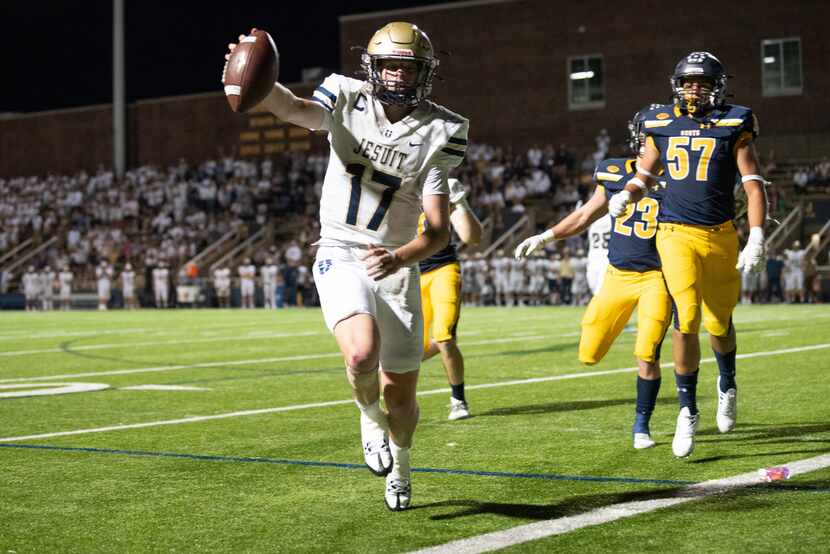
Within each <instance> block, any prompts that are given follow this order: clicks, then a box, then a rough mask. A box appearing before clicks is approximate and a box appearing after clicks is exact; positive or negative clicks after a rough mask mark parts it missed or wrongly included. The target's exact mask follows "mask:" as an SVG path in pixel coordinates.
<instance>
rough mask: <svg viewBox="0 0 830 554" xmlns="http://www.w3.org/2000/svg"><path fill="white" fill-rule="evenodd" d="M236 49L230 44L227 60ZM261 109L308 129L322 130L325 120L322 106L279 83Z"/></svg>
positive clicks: (240, 38) (261, 105)
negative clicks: (297, 94)
mask: <svg viewBox="0 0 830 554" xmlns="http://www.w3.org/2000/svg"><path fill="white" fill-rule="evenodd" d="M244 38H245V35H239V40H240V41H241V40H242V39H244ZM235 49H236V43H233V42H231V43H229V44H228V53H227V54H225V59H226V60H227V59H229V58H230V56H231V53H233V51H234V50H235ZM260 107H263V108H265V109H266V110H268V111H269V112H271V113H272V114H274V115H275V116H277V117H278V118H280V119H281V120H283V121H286V122H288V123H293V124H294V125H298V126H300V127H305V128H306V129H312V130H313V129H320V128H321V127H322V125H323V121H324V119H325V110H324V108H323V107H322V106H320V105H319V104H316V103H314V102H312V101H311V100H307V99H305V98H299V97H297V96H296V95H295V94H294V93H293V92H291V91H290V90H289V89H287V88H286V87H284V86H283V85H281V84H280V83H279V82H276V83H274V88H273V89H271V92H270V93H269V94H268V96H266V97H265V100H263V101H262V103H261V104H260Z"/></svg>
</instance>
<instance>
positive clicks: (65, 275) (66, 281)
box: [58, 265, 75, 311]
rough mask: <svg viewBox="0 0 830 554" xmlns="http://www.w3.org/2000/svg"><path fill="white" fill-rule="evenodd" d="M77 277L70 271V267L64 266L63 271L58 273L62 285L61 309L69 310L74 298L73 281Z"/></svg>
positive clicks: (60, 294) (60, 295)
mask: <svg viewBox="0 0 830 554" xmlns="http://www.w3.org/2000/svg"><path fill="white" fill-rule="evenodd" d="M74 279H75V276H74V275H73V274H72V271H71V270H70V269H69V266H68V265H65V266H63V269H62V270H61V272H60V273H58V282H59V283H60V292H59V293H58V294H59V298H60V301H61V309H62V310H64V311H66V310H69V305H70V301H71V297H72V281H73V280H74Z"/></svg>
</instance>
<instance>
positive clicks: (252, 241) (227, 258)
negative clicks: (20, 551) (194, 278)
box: [209, 225, 268, 274]
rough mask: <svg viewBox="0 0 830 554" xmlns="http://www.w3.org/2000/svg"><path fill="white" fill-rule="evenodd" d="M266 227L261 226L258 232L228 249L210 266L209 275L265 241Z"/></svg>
mask: <svg viewBox="0 0 830 554" xmlns="http://www.w3.org/2000/svg"><path fill="white" fill-rule="evenodd" d="M267 231H268V226H267V225H266V226H263V227H262V228H260V230H259V231H257V232H256V233H254V234H253V235H251V236H250V237H248V238H247V239H245V240H244V241H242V242H240V243H239V244H237V245H236V246H235V247H234V248H232V249H230V250H229V251H228V252H227V253H226V254H225V255H224V256H222V257H221V258H219V259H218V260H216V261H215V262H213V263H212V264H210V268H209V269H210V273H211V274H212V273H213V271H214V270H215V269H216V268H217V267H221V266H223V265H226V264H228V263H230V262H231V261H232V260H233V259H234V258H236V257H237V256H238V255H239V254H240V253H241V252H244V251H245V250H248V249H253V248H255V247H256V246H257V243H259V242H260V241H263V240H267V238H268V234H267Z"/></svg>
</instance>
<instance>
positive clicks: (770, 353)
mask: <svg viewBox="0 0 830 554" xmlns="http://www.w3.org/2000/svg"><path fill="white" fill-rule="evenodd" d="M823 348H830V343H828V344H814V345H810V346H801V347H797V348H786V349H783V350H768V351H762V352H749V353H746V354H741V355H740V356H739V357H741V358H755V357H764V356H776V355H779V354H789V353H792V352H803V351H807V350H819V349H823ZM330 356H340V354H339V353H338V354H330ZM712 361H714V358H706V359H704V360H701V363H705V362H712ZM636 370H637V368H636V367H625V368H619V369H608V370H603V371H586V372H580V373H568V374H564V375H551V376H549V377H534V378H530V379H517V380H514V381H501V382H498V383H483V384H480V385H470V386H468V387H467V390H475V389H487V388H498V387H508V386H513V385H527V384H532V383H544V382H548V381H562V380H565V379H582V378H586V377H599V376H602V375H613V374H616V373H627V372H633V371H636ZM53 379H56V377H53ZM448 391H449V389H447V388H440V389H432V390H428V391H421V392H419V393H418V396H431V395H434V394H442V393H443V394H446V393H447V392H448ZM351 402H353V400H333V401H330V402H319V403H312V404H295V405H291V406H278V407H275V408H262V409H258V410H245V411H239V412H231V413H224V414H215V415H207V416H193V417H188V418H183V419H171V420H161V421H148V422H145V423H131V424H124V425H113V426H108V427H96V428H92V429H76V430H73V431H58V432H55V433H41V434H37V435H26V436H20V437H5V438H0V442H14V441H24V440H34V439H48V438H53V437H65V436H70V435H86V434H89V433H104V432H108V431H123V430H126V429H140V428H144V427H158V426H161V425H177V424H179V423H193V422H197V421H210V420H214V419H227V418H229V417H243V416H250V415H262V414H270V413H278V412H288V411H293V410H305V409H309V408H321V407H326V406H340V405H344V404H349V403H351Z"/></svg>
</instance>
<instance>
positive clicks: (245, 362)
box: [0, 335, 550, 383]
mask: <svg viewBox="0 0 830 554" xmlns="http://www.w3.org/2000/svg"><path fill="white" fill-rule="evenodd" d="M257 338H260V337H257ZM546 339H550V335H533V336H529V337H520V338H505V339H488V340H480V341H466V342H463V343H461V346H481V345H488V344H499V343H505V342H521V341H529V340H546ZM340 356H342V354H340V353H339V352H336V353H335V352H325V353H320V354H302V355H297V356H279V357H276V358H253V359H249V360H232V361H227V362H204V363H199V364H181V365H165V366H157V367H139V368H132V369H111V370H106V371H90V372H86V373H71V374H66V375H41V376H37V377H15V378H10V379H0V383H22V382H26V383H28V382H33V381H51V380H55V379H75V378H77V377H100V376H102V375H130V374H134V373H158V372H163V371H175V370H179V369H196V368H207V367H222V366H240V365H255V364H263V363H273V362H295V361H299V360H315V359H318V358H320V359H323V358H337V357H340Z"/></svg>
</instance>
